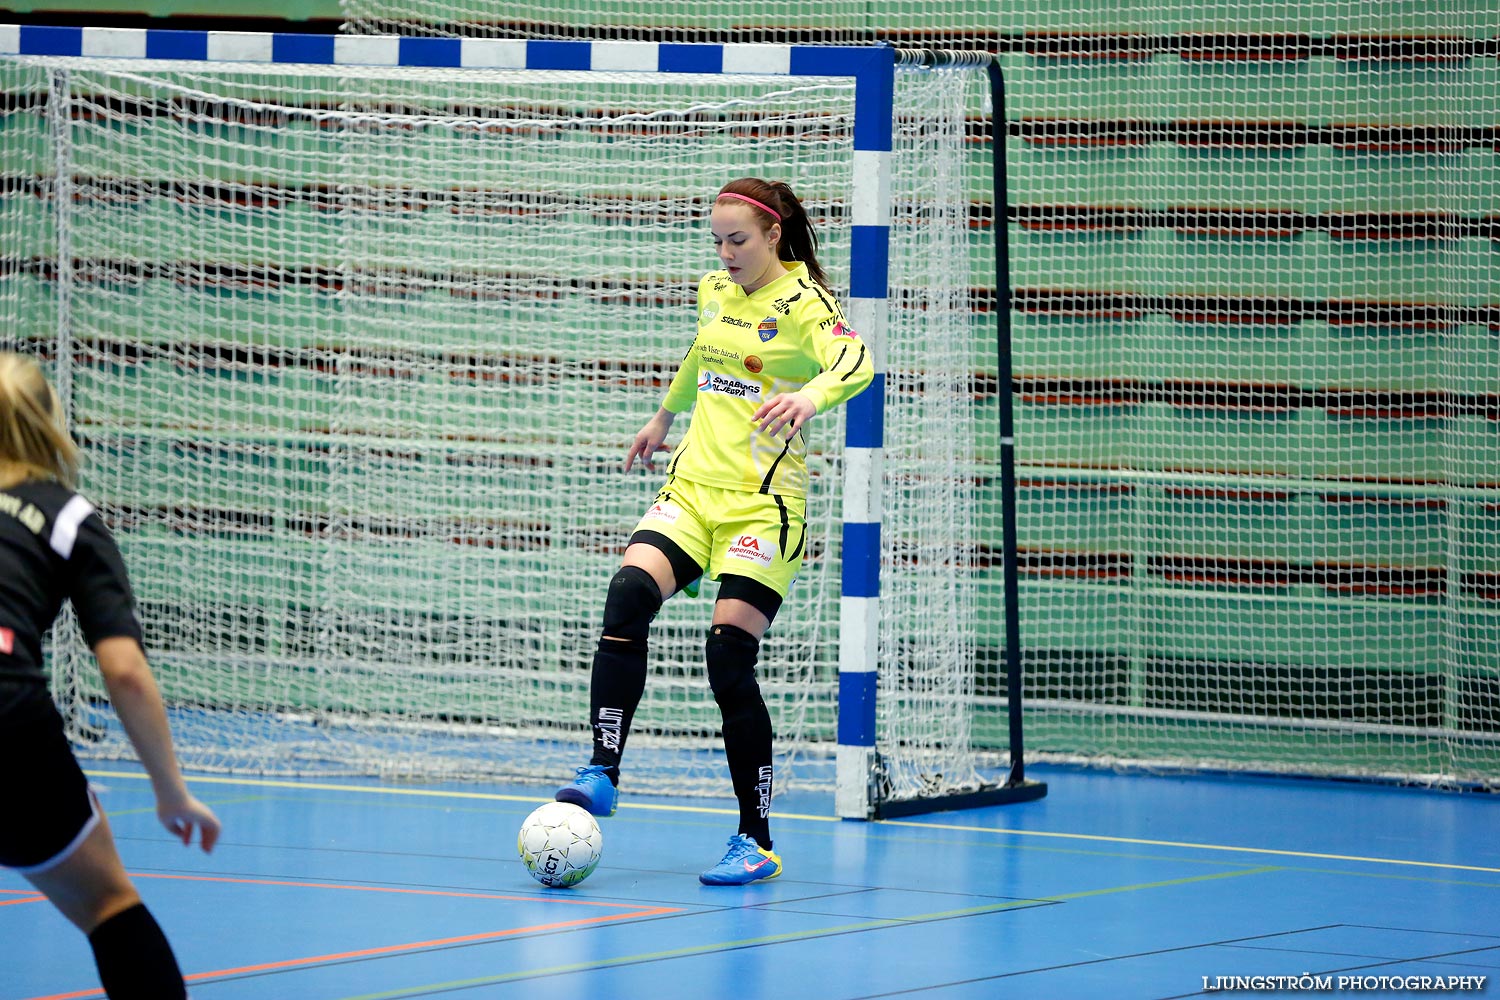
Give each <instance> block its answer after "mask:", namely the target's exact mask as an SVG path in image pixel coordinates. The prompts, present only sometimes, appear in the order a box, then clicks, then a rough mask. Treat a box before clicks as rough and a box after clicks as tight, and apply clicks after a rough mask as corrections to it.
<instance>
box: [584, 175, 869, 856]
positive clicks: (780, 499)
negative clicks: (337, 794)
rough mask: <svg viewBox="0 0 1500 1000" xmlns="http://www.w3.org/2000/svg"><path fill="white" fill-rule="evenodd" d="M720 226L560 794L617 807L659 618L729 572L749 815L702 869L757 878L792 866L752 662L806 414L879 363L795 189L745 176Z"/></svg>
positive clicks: (722, 695) (712, 653) (791, 516)
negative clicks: (777, 841) (590, 738)
mask: <svg viewBox="0 0 1500 1000" xmlns="http://www.w3.org/2000/svg"><path fill="white" fill-rule="evenodd" d="M710 228H711V230H712V233H713V240H714V245H715V246H716V247H717V248H718V253H719V260H720V262H721V263H722V264H723V265H724V266H723V269H722V270H719V271H713V272H710V273H709V274H707V275H705V276H704V277H703V279H702V281H701V282H700V283H699V285H698V334H697V337H696V338H695V339H694V341H693V346H692V348H691V349H689V351H688V353H687V356H686V357H685V358H684V359H683V361H682V365H681V367H680V368H679V369H678V371H677V374H676V376H675V377H674V378H673V379H672V384H671V386H670V388H668V390H667V394H666V398H665V399H664V400H663V401H662V405H661V408H660V409H659V410H658V411H657V412H656V415H655V416H653V417H652V418H651V419H650V420H649V421H647V422H646V425H645V426H644V427H642V428H641V429H640V431H638V432H637V433H636V435H635V439H634V440H633V441H632V442H631V445H630V449H629V451H628V452H627V453H626V456H625V470H626V471H629V470H630V468H631V466H632V465H633V464H634V463H635V461H636V460H637V459H639V460H641V462H642V464H644V465H645V466H646V467H647V468H648V469H654V464H653V457H654V456H655V454H656V453H657V452H658V451H666V450H667V448H666V445H665V443H664V442H665V441H666V438H667V432H668V430H669V429H670V428H671V426H672V421H673V420H674V419H675V418H676V416H677V415H678V414H679V413H684V412H686V411H687V410H689V409H694V408H695V409H694V414H693V419H692V423H691V425H690V426H689V428H688V431H687V434H686V435H685V436H684V437H683V439H682V442H681V443H680V444H678V446H677V448H676V450H675V451H673V452H672V456H671V458H670V459H669V461H668V463H667V469H666V473H667V480H666V483H665V484H664V485H663V486H662V488H661V491H660V492H659V493H658V494H657V495H656V499H655V502H653V503H652V505H651V507H650V508H649V509H648V510H647V511H646V514H645V516H644V517H642V519H641V521H640V523H639V524H638V525H637V526H636V529H635V532H634V534H632V535H631V537H630V545H629V546H628V547H627V548H626V550H625V557H624V560H623V561H622V565H621V567H620V570H619V572H617V573H616V574H615V576H614V578H613V579H611V580H610V583H609V592H608V595H607V596H606V599H605V603H604V629H603V635H602V636H601V637H600V640H599V646H598V650H597V651H596V652H595V654H594V665H593V675H592V688H591V692H590V699H589V721H590V723H591V724H592V726H593V734H594V748H593V756H592V757H591V758H590V762H589V764H588V766H586V767H580V768H579V769H578V774H577V777H576V778H575V779H574V780H573V782H572V783H571V784H568V785H565V786H563V787H562V788H560V789H558V792H557V796H556V797H557V799H558V800H559V801H562V802H572V803H575V804H577V805H580V806H582V807H584V808H585V809H587V810H589V812H591V813H593V814H594V815H596V816H610V815H613V813H614V811H615V806H616V802H617V799H618V790H617V789H618V784H619V777H620V760H621V754H622V753H623V752H624V749H625V741H626V738H627V736H628V735H629V733H630V723H631V719H632V717H633V716H634V714H635V710H636V707H637V706H638V705H639V703H640V700H641V696H642V695H643V693H644V692H645V687H646V652H647V645H646V641H647V635H648V632H649V628H650V625H651V620H652V619H653V618H655V617H656V613H657V611H659V610H660V609H661V605H662V602H663V601H664V600H665V599H666V598H668V597H670V596H672V595H673V594H675V593H677V591H679V590H681V589H682V588H684V587H686V586H688V585H690V584H692V583H694V582H695V581H697V580H698V578H699V577H701V576H703V575H704V574H707V575H708V577H709V578H710V579H717V580H719V581H720V586H719V595H718V600H717V602H716V603H715V605H714V613H713V621H712V624H711V625H710V627H709V631H708V639H707V641H706V643H705V645H704V656H705V659H706V660H707V667H708V681H709V685H710V686H711V688H712V689H713V694H714V700H715V701H716V702H717V703H718V706H719V710H720V712H721V713H722V715H723V727H722V729H723V733H724V754H725V757H726V759H727V762H728V765H729V774H730V779H731V781H732V782H733V785H734V794H735V798H736V799H737V800H738V801H739V811H740V822H739V832H738V833H737V834H735V836H733V837H731V838H730V840H729V850H728V852H727V853H726V854H725V855H724V858H723V860H721V861H720V862H719V863H718V864H717V865H715V866H714V867H712V868H710V869H709V870H708V871H705V872H704V873H703V874H702V875H701V876H699V878H700V880H701V881H702V882H704V883H705V884H707V885H745V884H747V883H750V882H756V881H760V880H762V879H768V878H775V877H776V876H778V875H780V874H781V858H780V857H779V856H777V855H776V854H775V853H774V852H773V851H772V850H771V846H772V844H771V833H770V826H769V816H770V803H771V789H772V763H771V743H772V732H771V716H770V713H769V712H768V711H767V710H766V705H765V702H764V701H763V700H762V698H761V693H760V686H759V684H758V683H757V682H756V679H755V663H756V659H757V657H758V655H759V650H760V639H761V636H763V635H764V634H765V631H766V629H767V628H769V627H770V625H771V621H772V619H774V618H775V617H776V612H777V610H778V609H779V608H780V607H781V602H782V600H783V599H784V598H785V597H786V595H787V591H788V590H789V589H790V587H791V584H792V580H793V578H794V577H795V576H796V575H797V569H798V567H799V566H800V565H801V563H802V555H803V553H804V552H805V551H806V549H807V545H806V535H805V531H806V526H805V512H806V498H807V485H808V473H807V463H806V460H805V456H806V453H807V446H806V442H805V441H804V439H803V434H802V428H803V425H804V424H806V423H807V421H808V420H809V419H811V418H812V417H814V416H815V415H817V414H819V413H822V412H823V411H825V410H827V409H828V408H829V407H833V406H837V405H839V404H840V403H843V402H845V401H847V400H849V399H850V398H852V397H853V396H855V395H856V394H858V393H859V392H860V391H861V390H863V389H864V388H865V387H866V386H867V385H869V384H870V382H871V381H872V380H873V378H874V374H873V371H874V366H873V364H872V360H873V359H871V358H870V356H869V353H868V351H867V349H866V346H865V344H864V343H863V342H862V341H861V340H860V339H859V336H858V335H857V334H856V333H855V332H854V330H853V329H852V328H851V327H850V326H849V324H848V322H847V321H846V320H845V318H844V314H843V311H842V309H841V308H840V306H839V304H838V301H837V300H836V299H835V298H834V296H833V293H832V292H830V291H829V289H828V279H827V278H826V276H825V275H824V273H823V269H822V267H820V266H819V264H818V260H817V255H816V250H817V236H816V234H815V233H814V231H813V229H812V226H811V224H810V223H809V221H808V218H807V212H806V211H805V210H804V209H803V207H802V204H801V203H800V202H799V201H798V200H797V196H796V195H795V194H793V193H792V190H791V188H789V187H788V186H787V185H785V184H781V183H768V182H766V181H763V180H760V179H758V178H753V177H745V178H740V179H739V180H734V181H731V182H730V183H728V184H726V185H724V187H723V188H721V189H720V191H719V193H718V195H717V196H716V198H715V199H714V204H713V208H712V211H711V215H710Z"/></svg>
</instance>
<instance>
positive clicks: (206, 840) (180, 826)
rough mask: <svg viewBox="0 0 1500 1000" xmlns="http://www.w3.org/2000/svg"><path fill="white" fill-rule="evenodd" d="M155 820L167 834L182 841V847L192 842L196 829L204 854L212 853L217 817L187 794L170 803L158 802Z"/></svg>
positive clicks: (216, 839)
mask: <svg viewBox="0 0 1500 1000" xmlns="http://www.w3.org/2000/svg"><path fill="white" fill-rule="evenodd" d="M156 818H157V819H159V820H161V825H162V826H164V827H166V828H167V832H168V833H170V834H171V835H172V836H174V837H176V838H177V839H178V840H181V841H182V843H183V846H187V845H188V844H191V843H192V842H193V831H194V830H195V829H196V830H197V831H198V839H199V841H200V842H201V843H202V845H203V851H204V853H205V854H206V853H208V852H209V851H212V850H213V849H214V844H215V843H217V842H218V840H219V817H217V816H215V815H214V811H213V810H212V809H210V808H208V806H206V805H204V804H203V803H202V802H199V801H198V800H197V799H196V798H194V797H193V796H192V795H190V794H188V793H187V792H183V793H182V795H181V796H179V797H177V798H175V799H173V800H171V801H158V802H157V804H156Z"/></svg>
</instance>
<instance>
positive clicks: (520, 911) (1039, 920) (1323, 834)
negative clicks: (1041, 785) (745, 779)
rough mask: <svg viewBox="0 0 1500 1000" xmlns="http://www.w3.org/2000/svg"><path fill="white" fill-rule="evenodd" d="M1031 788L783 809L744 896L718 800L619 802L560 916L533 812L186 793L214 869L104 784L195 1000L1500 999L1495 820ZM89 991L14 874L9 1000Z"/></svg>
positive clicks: (127, 796) (1315, 787)
mask: <svg viewBox="0 0 1500 1000" xmlns="http://www.w3.org/2000/svg"><path fill="white" fill-rule="evenodd" d="M1031 774H1032V776H1033V777H1038V778H1041V779H1042V780H1045V781H1047V782H1048V784H1049V794H1048V797H1047V798H1045V799H1042V800H1040V801H1037V802H1031V803H1023V804H1019V805H1012V806H1005V807H995V808H987V809H982V810H975V811H972V812H964V813H943V814H936V815H931V816H925V817H917V818H913V819H911V820H901V821H887V822H881V823H855V822H841V821H838V820H834V819H832V818H830V814H831V812H832V808H831V807H832V803H831V801H829V800H828V799H825V798H822V797H816V796H800V797H799V796H785V797H782V798H779V799H777V812H776V814H775V816H774V818H773V827H772V830H773V833H774V835H775V836H776V847H777V850H778V852H779V853H781V855H782V856H783V858H784V860H785V862H786V872H785V874H784V875H783V876H782V877H781V878H779V879H777V880H775V881H773V882H769V883H762V884H760V885H755V886H752V887H749V888H744V889H725V888H706V887H703V886H700V885H699V884H698V880H697V877H696V876H697V872H698V871H699V870H700V869H702V868H704V867H707V866H708V865H710V864H711V863H713V862H714V861H717V860H718V858H719V856H720V855H721V854H722V852H723V847H724V841H725V840H726V839H727V838H728V836H729V835H730V834H731V833H733V832H734V818H733V813H732V811H731V809H730V808H729V807H730V805H731V803H729V802H728V801H726V800H702V801H691V800H647V799H641V798H637V797H632V796H630V795H629V794H628V784H627V786H626V795H625V797H624V798H623V799H622V805H621V807H620V811H619V813H618V814H617V815H616V816H615V817H614V818H613V819H610V820H606V821H604V824H603V825H604V834H605V853H604V862H603V864H602V865H601V867H600V869H599V870H598V871H597V872H596V873H595V874H594V875H593V876H592V877H591V878H589V880H588V881H586V882H585V883H583V885H581V886H579V887H578V888H576V889H573V890H560V891H553V890H546V889H543V888H542V887H541V886H539V885H537V884H536V883H535V882H533V881H532V880H531V878H530V877H529V876H528V875H527V874H526V872H525V870H524V869H523V868H522V867H521V864H520V862H519V861H518V860H517V859H516V857H515V851H514V845H515V831H516V827H517V826H518V824H519V822H520V820H521V818H522V817H523V816H525V815H526V814H527V813H528V812H529V811H530V810H531V809H532V808H534V807H535V806H536V805H537V804H538V803H539V802H541V801H543V800H544V798H545V796H544V795H543V790H542V789H537V788H503V787H502V788H497V787H484V786H475V785H455V786H436V787H420V786H398V785H383V784H379V783H376V782H359V781H337V782H314V781H306V782H301V781H278V780H256V779H239V778H221V777H196V778H194V777H192V776H190V780H191V782H192V785H193V788H194V790H195V791H196V792H197V794H198V795H199V796H200V797H201V798H203V799H204V800H205V801H207V802H209V803H210V804H211V805H212V806H213V807H214V809H215V810H216V811H217V812H218V814H219V817H220V818H221V819H222V820H223V821H224V836H223V841H222V842H221V844H220V846H219V848H218V850H216V851H215V852H214V854H212V855H204V854H202V853H201V852H200V851H198V850H197V849H196V848H194V849H193V850H191V851H189V850H185V849H183V848H182V847H181V846H180V845H179V844H177V843H175V842H173V841H171V840H170V839H168V837H167V836H166V834H165V833H164V832H163V831H162V830H161V829H160V828H159V827H158V826H157V824H156V820H155V818H154V815H153V810H152V806H151V798H150V792H149V788H148V786H147V784H146V782H145V781H144V780H143V779H142V776H141V775H140V773H139V772H138V771H135V770H134V769H132V768H129V767H126V766H122V765H107V766H99V767H93V768H90V775H91V777H92V779H93V780H94V782H95V783H96V784H97V785H99V786H100V787H101V788H102V789H103V792H102V795H101V798H102V801H103V802H104V804H105V807H106V809H107V810H108V812H109V813H110V815H111V817H112V822H113V823H114V828H115V833H116V836H117V838H118V840H119V843H120V848H121V852H122V854H123V855H124V857H125V862H126V866H127V868H128V869H129V870H130V871H131V872H132V873H133V874H134V875H135V876H136V883H137V885H138V886H139V888H140V889H141V892H142V894H143V895H144V897H145V898H146V901H147V903H148V904H149V905H150V906H151V908H152V910H153V911H154V912H155V914H156V916H157V918H158V920H159V921H160V922H161V924H162V926H163V927H164V928H165V929H166V931H167V934H168V936H169V937H170V938H171V939H172V942H173V944H174V946H175V948H176V950H177V953H178V957H179V959H180V961H181V963H182V966H183V970H184V972H185V973H186V974H187V975H188V979H189V985H190V989H191V992H192V995H193V997H194V998H195V1000H241V998H246V1000H248V998H257V1000H377V998H380V1000H386V998H391V1000H394V998H398V997H436V996H440V997H452V998H454V1000H468V998H476V1000H477V998H488V997H497V998H521V997H526V998H532V997H537V998H551V997H579V996H586V997H592V998H597V1000H616V998H624V1000H631V998H642V1000H675V998H684V1000H688V998H690V1000H698V998H725V1000H759V998H766V1000H772V998H774V1000H798V998H808V1000H813V998H816V1000H854V998H871V997H923V998H933V1000H977V998H994V997H1006V998H1030V997H1036V998H1047V1000H1066V998H1071V997H1085V998H1109V1000H1128V998H1164V997H1182V996H1195V995H1199V994H1202V993H1204V992H1205V989H1204V987H1205V983H1207V984H1208V985H1210V986H1215V985H1228V986H1232V987H1233V986H1238V987H1242V988H1240V989H1237V990H1236V992H1237V993H1238V994H1239V995H1253V994H1266V993H1269V992H1271V991H1270V990H1267V989H1263V988H1262V987H1265V986H1268V985H1274V984H1273V983H1272V982H1270V981H1269V980H1268V978H1267V977H1278V976H1301V975H1302V974H1304V973H1306V974H1310V975H1311V976H1313V977H1328V978H1327V979H1326V983H1327V984H1328V985H1329V986H1330V987H1331V988H1330V989H1327V990H1322V991H1320V992H1322V993H1323V994H1324V995H1344V994H1345V993H1347V994H1348V995H1351V996H1352V995H1358V996H1365V997H1370V996H1411V995H1420V994H1421V992H1422V991H1421V990H1420V989H1418V988H1416V987H1418V986H1419V985H1420V983H1421V980H1420V978H1417V979H1413V978H1408V977H1427V980H1428V982H1433V981H1436V980H1437V979H1438V977H1442V981H1443V982H1445V983H1449V984H1450V985H1451V982H1453V980H1451V979H1450V977H1470V978H1469V979H1467V980H1463V981H1462V982H1463V983H1465V984H1467V985H1469V986H1476V985H1477V983H1478V977H1485V978H1484V980H1483V988H1482V989H1470V990H1466V991H1465V990H1457V991H1454V992H1467V993H1469V994H1470V995H1486V994H1489V995H1493V996H1497V997H1500V985H1497V984H1496V983H1495V980H1496V979H1497V978H1500V799H1497V797H1496V796H1493V795H1479V794H1456V793H1442V792H1429V791H1418V790H1410V789H1400V788H1392V787H1384V786H1378V785H1365V784H1347V783H1331V782H1318V781H1310V780H1271V779H1257V778H1244V777H1242V778H1220V777H1199V776H1193V777H1160V776H1147V775H1119V774H1112V773H1101V772H1093V771H1083V770H1073V769H1063V768H1044V767H1037V768H1033V769H1032V772H1031ZM627 780H628V775H627ZM1219 977H1224V978H1223V979H1221V978H1219ZM1231 977H1242V978H1240V979H1238V980H1237V979H1234V978H1231ZM1249 977H1261V978H1259V979H1251V978H1249ZM1340 977H1345V978H1344V979H1343V980H1342V981H1343V982H1345V983H1346V984H1349V981H1350V980H1351V979H1353V980H1356V981H1358V983H1359V985H1361V986H1363V987H1365V988H1362V989H1354V988H1353V986H1352V985H1346V986H1345V988H1343V989H1341V988H1340V986H1339V984H1340V982H1341V979H1340ZM1379 977H1397V978H1398V979H1399V982H1400V985H1401V987H1402V988H1391V989H1371V988H1369V987H1370V986H1374V985H1377V984H1378V983H1379V982H1380V979H1379ZM1315 982H1316V979H1314V980H1305V981H1304V985H1305V986H1306V985H1313V984H1314V983H1315ZM1386 982H1388V983H1389V982H1391V980H1390V979H1387V980H1386ZM1226 992H1227V991H1226ZM1292 992H1295V993H1297V994H1299V995H1305V994H1306V992H1308V991H1306V990H1295V991H1292ZM99 995H100V994H99V992H98V989H97V980H96V979H95V976H94V970H93V965H92V959H91V957H90V954H89V951H88V948H87V945H86V943H85V941H84V939H83V937H82V936H81V935H79V934H77V933H76V932H74V931H73V930H72V928H71V927H70V926H68V925H67V924H66V923H64V921H63V920H62V918H61V917H60V916H58V914H57V913H56V912H55V911H54V910H52V908H51V907H50V905H49V904H47V903H45V902H42V901H39V899H38V897H37V896H36V895H35V894H34V893H31V892H30V891H29V890H28V887H27V885H26V883H25V882H23V881H22V880H21V879H20V878H19V877H18V876H16V875H15V874H14V873H11V872H6V871H0V1000H21V998H28V1000H31V998H48V1000H61V998H64V997H94V996H99ZM1288 995H1290V994H1288ZM1427 995H1432V994H1431V993H1428V994H1427Z"/></svg>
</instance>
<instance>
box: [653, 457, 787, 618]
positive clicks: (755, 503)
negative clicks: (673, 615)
mask: <svg viewBox="0 0 1500 1000" xmlns="http://www.w3.org/2000/svg"><path fill="white" fill-rule="evenodd" d="M635 530H636V531H655V532H658V533H660V534H663V535H666V536H667V537H668V538H670V539H671V540H672V541H673V542H675V543H676V544H677V545H678V547H680V548H681V549H682V551H684V552H686V553H687V554H688V555H689V556H690V557H691V558H692V560H693V561H694V562H696V563H697V564H698V565H699V566H706V567H707V576H708V578H709V579H710V580H717V579H719V577H720V576H721V575H723V574H725V573H730V574H733V575H735V576H745V577H749V578H750V579H752V580H755V581H757V582H759V583H763V584H765V585H766V586H767V587H770V588H771V589H772V590H774V591H776V593H778V594H780V595H781V596H782V597H785V596H786V595H787V592H788V591H789V590H791V588H792V581H793V580H794V579H796V576H797V570H798V569H799V568H800V567H801V566H802V555H803V553H804V552H805V551H806V549H807V546H806V544H805V543H806V541H807V501H806V500H804V499H803V498H802V497H779V496H774V495H771V494H766V493H746V492H744V491H742V490H725V489H720V488H718V487H717V486H705V485H703V484H702V483H695V482H692V481H690V480H686V479H679V478H678V477H676V476H673V477H672V478H671V479H668V480H667V482H666V485H664V486H663V487H662V488H661V492H659V493H657V494H656V499H655V501H653V502H652V504H651V507H650V509H649V510H647V511H646V515H645V516H644V517H642V518H641V520H640V523H639V524H637V525H636V526H635Z"/></svg>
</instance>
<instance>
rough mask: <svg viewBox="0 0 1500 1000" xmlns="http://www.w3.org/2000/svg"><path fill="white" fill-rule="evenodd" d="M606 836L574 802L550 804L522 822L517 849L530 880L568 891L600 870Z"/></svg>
mask: <svg viewBox="0 0 1500 1000" xmlns="http://www.w3.org/2000/svg"><path fill="white" fill-rule="evenodd" d="M603 849H604V834H602V833H600V832H599V824H598V823H596V822H595V821H594V817H593V816H591V815H589V812H588V810H586V809H582V808H580V807H579V806H575V805H573V804H572V803H571V802H548V803H547V804H546V805H544V806H539V807H538V808H537V809H536V810H535V811H534V812H533V813H532V814H531V815H530V816H527V817H526V819H525V821H524V822H522V823H521V832H520V834H519V835H518V836H517V837H516V850H517V851H519V852H520V855H521V862H522V863H523V864H525V865H526V870H527V871H529V872H531V877H532V878H534V879H536V880H537V881H538V882H540V883H542V885H545V886H548V887H549V888H552V889H568V888H571V887H573V886H575V885H577V884H578V883H579V882H582V881H583V880H584V879H586V878H588V877H589V875H590V874H591V873H592V872H593V870H594V869H595V868H598V867H599V858H600V854H601V852H602V851H603Z"/></svg>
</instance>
